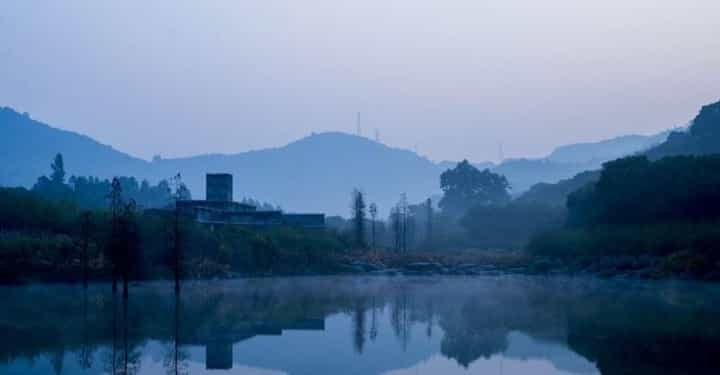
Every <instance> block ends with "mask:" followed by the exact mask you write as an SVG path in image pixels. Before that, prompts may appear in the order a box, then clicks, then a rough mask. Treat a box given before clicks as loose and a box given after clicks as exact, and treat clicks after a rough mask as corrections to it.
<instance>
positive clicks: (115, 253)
mask: <svg viewBox="0 0 720 375" xmlns="http://www.w3.org/2000/svg"><path fill="white" fill-rule="evenodd" d="M108 199H109V201H110V215H111V216H110V246H109V250H110V257H109V258H110V262H111V263H112V291H113V293H115V292H117V279H118V272H119V266H120V262H121V259H120V258H121V256H122V255H121V253H122V251H123V249H122V235H121V233H120V220H121V215H122V209H123V199H122V187H121V186H120V181H119V180H118V179H117V177H115V178H113V180H112V183H111V185H110V192H109V194H108Z"/></svg>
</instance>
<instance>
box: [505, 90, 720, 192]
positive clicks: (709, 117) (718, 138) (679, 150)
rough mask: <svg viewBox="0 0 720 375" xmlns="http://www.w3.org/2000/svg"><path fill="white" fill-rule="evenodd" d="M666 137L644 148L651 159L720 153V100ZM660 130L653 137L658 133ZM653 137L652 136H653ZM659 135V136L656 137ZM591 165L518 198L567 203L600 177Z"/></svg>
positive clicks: (703, 108) (535, 188)
mask: <svg viewBox="0 0 720 375" xmlns="http://www.w3.org/2000/svg"><path fill="white" fill-rule="evenodd" d="M661 134H666V135H667V139H666V140H665V141H664V142H662V143H660V144H658V145H656V146H654V147H651V148H650V149H648V150H646V151H644V152H642V154H644V155H647V156H648V157H649V158H650V159H655V160H657V159H661V158H663V157H666V156H676V155H711V154H719V153H720V102H716V103H713V104H709V105H706V106H704V107H702V109H701V110H700V113H698V115H697V116H696V117H695V118H694V119H693V120H692V122H691V123H690V126H689V128H688V129H687V131H684V130H680V131H672V132H669V133H667V132H665V133H661ZM661 134H658V135H657V136H654V137H659V136H661ZM651 138H652V137H651ZM656 139H657V138H656ZM598 167H599V166H598ZM598 167H596V168H588V169H587V171H586V172H582V173H578V174H577V175H575V176H574V177H572V178H568V179H564V180H561V181H559V182H557V183H553V184H548V183H539V184H536V185H534V186H532V187H531V188H530V189H529V190H528V191H527V192H525V193H524V194H522V195H521V196H520V197H519V198H518V200H520V201H534V202H545V203H549V204H553V205H557V204H564V201H565V199H566V198H567V196H568V194H570V193H572V192H573V191H575V190H577V189H579V188H580V187H582V186H584V185H586V184H588V183H594V182H595V181H597V180H598V179H599V178H600V171H599V170H598V169H599V168H598Z"/></svg>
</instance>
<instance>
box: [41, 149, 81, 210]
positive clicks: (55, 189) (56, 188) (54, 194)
mask: <svg viewBox="0 0 720 375" xmlns="http://www.w3.org/2000/svg"><path fill="white" fill-rule="evenodd" d="M50 168H51V169H52V173H50V177H49V178H48V177H47V176H41V177H40V178H38V179H37V182H35V185H33V187H32V190H33V191H35V192H36V193H38V194H40V195H42V196H43V197H45V198H49V199H52V200H57V201H69V200H71V199H72V191H71V189H70V187H68V186H67V185H65V164H64V163H63V157H62V154H57V155H55V158H54V159H53V162H52V164H50Z"/></svg>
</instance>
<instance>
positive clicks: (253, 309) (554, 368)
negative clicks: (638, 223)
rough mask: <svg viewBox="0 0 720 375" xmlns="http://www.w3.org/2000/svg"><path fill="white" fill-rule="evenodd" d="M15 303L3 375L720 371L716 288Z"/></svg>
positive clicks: (166, 296) (517, 281) (386, 290)
mask: <svg viewBox="0 0 720 375" xmlns="http://www.w3.org/2000/svg"><path fill="white" fill-rule="evenodd" d="M0 299H1V300H2V301H3V302H2V303H3V305H2V306H3V309H2V311H0V332H1V333H2V336H0V374H113V373H114V374H203V373H212V374H218V375H224V374H311V375H318V374H393V375H401V374H450V375H452V374H588V375H589V374H690V373H704V374H711V373H720V315H719V313H720V304H719V303H718V302H720V288H719V287H717V286H715V285H712V284H702V283H688V282H678V281H663V282H657V281H654V282H645V281H627V280H597V279H583V278H564V277H557V278H555V277H522V276H504V277H487V278H484V277H475V278H472V277H448V278H408V277H397V278H365V277H308V278H266V279H249V280H235V281H209V282H188V283H186V284H185V286H184V289H183V291H182V294H181V296H180V298H176V297H175V296H174V294H173V291H172V286H171V284H169V283H162V282H159V283H140V284H135V285H133V286H132V288H131V293H130V298H129V300H128V301H127V302H125V301H123V299H122V298H120V297H113V295H112V294H111V293H110V288H109V286H108V285H105V284H103V285H93V286H91V287H90V288H89V289H88V290H87V291H84V290H83V289H82V288H81V287H79V286H47V285H36V286H28V287H4V288H0Z"/></svg>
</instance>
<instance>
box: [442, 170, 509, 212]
mask: <svg viewBox="0 0 720 375" xmlns="http://www.w3.org/2000/svg"><path fill="white" fill-rule="evenodd" d="M440 187H441V188H442V190H443V193H444V195H443V197H442V199H441V200H440V207H441V208H442V210H443V212H444V213H446V214H449V215H453V216H460V215H462V214H463V213H464V212H465V211H466V210H467V209H468V208H470V207H471V206H474V205H478V204H484V205H490V204H498V203H505V202H508V201H509V200H510V193H509V192H508V189H510V184H509V183H508V181H507V179H506V178H505V176H502V175H499V174H496V173H493V172H491V171H490V170H489V169H485V170H483V171H480V170H478V169H477V168H475V167H474V166H472V164H470V163H469V162H468V161H467V160H463V161H462V162H460V163H458V165H457V166H456V167H455V168H453V169H448V170H447V171H445V172H443V173H442V175H440Z"/></svg>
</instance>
